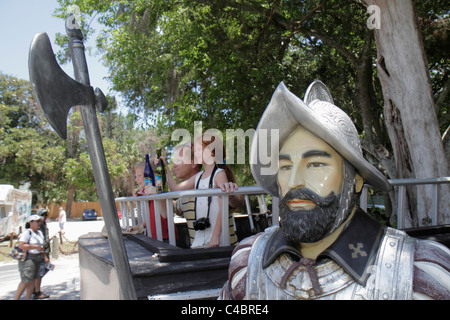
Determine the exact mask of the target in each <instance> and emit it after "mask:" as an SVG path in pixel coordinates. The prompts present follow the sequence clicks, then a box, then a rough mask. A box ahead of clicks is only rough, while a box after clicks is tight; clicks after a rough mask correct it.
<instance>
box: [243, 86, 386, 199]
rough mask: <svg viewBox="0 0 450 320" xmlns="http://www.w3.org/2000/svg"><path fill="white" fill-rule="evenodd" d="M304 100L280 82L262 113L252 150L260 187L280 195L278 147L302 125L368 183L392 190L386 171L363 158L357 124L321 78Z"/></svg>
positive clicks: (252, 161)
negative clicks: (336, 103)
mask: <svg viewBox="0 0 450 320" xmlns="http://www.w3.org/2000/svg"><path fill="white" fill-rule="evenodd" d="M304 100H305V102H303V101H302V100H301V99H299V98H298V97H297V96H295V95H294V94H293V93H291V92H290V91H289V90H288V89H287V88H286V86H285V85H284V83H283V82H281V83H280V84H279V85H278V87H277V89H276V90H275V92H274V94H273V96H272V99H271V101H270V103H269V105H268V106H267V109H266V110H265V112H264V114H263V115H262V117H261V120H260V122H259V124H258V127H257V128H256V132H255V135H254V137H253V142H252V146H251V152H250V167H251V170H252V174H253V176H254V178H255V180H256V182H257V183H258V184H259V185H260V186H261V188H263V189H264V190H265V191H266V192H267V193H269V194H271V195H273V196H279V194H278V185H277V173H278V153H279V149H280V148H281V146H282V144H283V142H284V141H285V140H286V138H287V137H288V136H289V135H290V134H291V133H292V132H293V131H294V130H295V129H296V128H297V127H298V126H302V127H304V128H305V129H307V130H309V131H311V132H312V133H313V134H314V135H316V136H317V137H319V138H321V139H322V140H324V141H325V142H327V143H328V144H329V145H330V146H331V147H332V148H334V149H335V150H336V151H337V152H338V153H339V154H340V155H341V156H342V157H343V158H344V159H345V160H347V161H348V162H349V163H350V164H351V165H353V166H354V168H355V170H356V171H357V173H359V175H360V176H361V177H362V178H363V179H364V180H365V181H366V182H367V183H369V184H370V185H372V186H373V187H375V188H378V189H381V190H384V191H389V190H390V189H391V186H390V184H389V182H388V181H387V179H386V178H385V177H384V175H383V174H382V173H381V172H379V171H378V170H377V169H376V168H375V167H374V166H373V165H371V164H370V163H369V162H367V161H366V160H365V159H364V158H363V155H362V149H361V143H360V139H359V136H358V131H357V130H356V127H355V125H354V124H353V122H352V120H351V119H350V117H349V116H348V115H347V114H346V113H345V112H344V111H342V110H341V109H340V108H338V107H336V106H335V105H334V102H333V98H332V96H331V94H330V92H329V90H328V89H327V87H326V86H325V85H324V84H323V83H322V82H321V81H318V80H316V81H314V82H313V83H312V84H311V85H310V86H309V87H308V90H307V91H306V94H305V98H304ZM266 137H267V138H266ZM277 138H278V141H276V140H277ZM264 140H265V141H264ZM268 140H270V142H271V143H270V144H269V146H270V155H268V154H267V153H268V150H267V142H268ZM274 142H275V143H274ZM266 150H267V151H266ZM265 153H266V154H265ZM267 159H270V161H268V160H267ZM273 168H276V170H273Z"/></svg>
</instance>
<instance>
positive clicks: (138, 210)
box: [116, 186, 278, 245]
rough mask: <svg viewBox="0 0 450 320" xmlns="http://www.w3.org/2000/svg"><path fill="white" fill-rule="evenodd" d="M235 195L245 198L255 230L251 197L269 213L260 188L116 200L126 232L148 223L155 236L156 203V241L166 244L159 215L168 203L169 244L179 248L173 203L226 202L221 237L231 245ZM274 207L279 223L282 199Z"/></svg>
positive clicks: (196, 191) (223, 242) (263, 210)
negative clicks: (231, 211)
mask: <svg viewBox="0 0 450 320" xmlns="http://www.w3.org/2000/svg"><path fill="white" fill-rule="evenodd" d="M233 195H244V200H245V205H246V209H247V215H248V218H249V224H250V228H251V229H253V219H252V212H251V208H250V200H249V196H259V197H260V199H259V201H260V207H262V208H260V211H261V212H267V205H266V202H265V198H264V195H266V192H265V191H263V190H262V189H261V188H260V187H258V186H255V187H239V189H238V190H236V191H234V192H233V193H224V192H222V191H221V190H220V189H219V188H215V189H200V190H199V189H197V190H195V189H193V190H182V191H174V192H165V193H159V194H154V195H148V196H140V197H122V198H116V202H118V203H119V206H120V212H121V214H122V217H121V220H122V228H126V229H128V228H130V227H132V226H135V225H137V224H141V223H142V222H144V221H145V224H146V231H147V235H149V236H153V235H152V234H151V228H150V213H149V201H152V200H153V205H154V208H155V224H156V239H158V240H160V241H162V240H163V234H162V228H161V215H160V214H159V213H160V212H161V208H160V201H165V202H166V212H167V224H168V236H169V243H170V244H171V245H176V238H175V223H174V213H173V212H174V210H173V200H177V199H179V198H193V197H208V196H219V197H221V198H222V232H221V233H220V239H221V241H220V242H221V243H222V244H224V245H230V232H229V224H228V221H229V220H228V215H229V210H228V208H229V207H228V197H229V196H233ZM272 206H273V208H275V209H276V210H274V211H275V212H273V211H272V219H273V220H274V221H278V198H275V197H273V198H272Z"/></svg>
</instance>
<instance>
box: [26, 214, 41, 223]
mask: <svg viewBox="0 0 450 320" xmlns="http://www.w3.org/2000/svg"><path fill="white" fill-rule="evenodd" d="M39 220H42V217H40V216H38V215H37V214H33V215H31V216H30V217H29V218H28V222H31V221H39Z"/></svg>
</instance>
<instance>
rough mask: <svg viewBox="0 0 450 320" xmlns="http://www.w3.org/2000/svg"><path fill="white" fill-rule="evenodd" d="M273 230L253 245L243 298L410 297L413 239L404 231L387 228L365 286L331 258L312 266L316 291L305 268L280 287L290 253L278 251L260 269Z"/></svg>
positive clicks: (371, 298) (356, 298)
mask: <svg viewBox="0 0 450 320" xmlns="http://www.w3.org/2000/svg"><path fill="white" fill-rule="evenodd" d="M274 230H275V229H272V230H269V231H267V232H266V233H264V234H263V235H262V236H261V237H259V239H258V240H257V241H256V242H255V244H254V245H253V247H252V250H251V253H250V256H249V262H248V267H247V286H246V298H247V299H251V300H253V299H255V300H264V299H280V300H281V299H332V300H334V299H336V300H380V299H384V300H408V299H412V275H413V274H412V271H413V258H414V241H415V240H414V239H413V238H411V237H408V236H407V235H406V234H405V233H404V232H403V231H399V230H396V229H392V228H386V231H385V234H384V235H383V239H382V241H381V244H380V247H379V250H378V254H377V257H376V259H375V261H374V264H373V265H371V266H369V268H370V270H369V271H370V276H369V278H368V279H367V282H366V283H365V285H364V286H363V285H361V284H359V283H357V282H356V281H355V280H354V279H353V278H352V277H351V276H350V275H349V274H348V273H346V272H345V270H344V269H343V268H342V267H341V266H340V265H339V264H338V263H336V262H335V261H333V260H331V259H323V260H321V261H320V262H318V263H317V264H316V265H315V266H314V271H315V274H316V276H317V279H318V281H319V284H320V291H321V292H320V294H318V295H317V294H315V293H314V290H313V285H312V282H311V279H310V276H309V274H308V272H307V270H306V267H303V266H300V267H298V268H296V269H295V270H294V271H293V272H292V273H291V275H290V276H289V277H288V279H287V281H286V282H285V285H284V287H281V286H280V283H281V279H282V277H283V275H284V274H285V272H286V270H288V269H289V267H290V266H291V265H292V264H293V263H294V261H293V260H292V259H291V257H290V256H289V254H287V253H285V254H281V255H280V256H279V257H278V258H277V259H276V260H275V261H274V262H273V263H272V264H271V265H270V266H268V267H267V268H264V269H263V268H262V259H261V257H262V255H263V252H264V248H265V244H266V243H267V241H268V240H269V239H270V237H271V235H272V234H273V232H274Z"/></svg>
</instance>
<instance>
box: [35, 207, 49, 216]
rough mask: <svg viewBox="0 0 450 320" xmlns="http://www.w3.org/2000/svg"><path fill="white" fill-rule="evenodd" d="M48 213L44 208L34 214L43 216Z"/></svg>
mask: <svg viewBox="0 0 450 320" xmlns="http://www.w3.org/2000/svg"><path fill="white" fill-rule="evenodd" d="M46 213H48V211H47V209H45V208H39V209H38V211H36V214H37V215H38V216H43V215H44V214H46Z"/></svg>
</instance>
